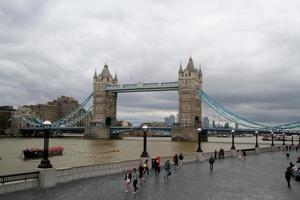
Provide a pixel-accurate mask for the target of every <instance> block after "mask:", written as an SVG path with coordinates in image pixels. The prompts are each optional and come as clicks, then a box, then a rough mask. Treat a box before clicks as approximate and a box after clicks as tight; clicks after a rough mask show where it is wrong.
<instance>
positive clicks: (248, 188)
mask: <svg viewBox="0 0 300 200" xmlns="http://www.w3.org/2000/svg"><path fill="white" fill-rule="evenodd" d="M297 156H300V155H299V151H298V152H295V151H293V152H292V153H291V157H290V159H287V158H286V157H285V152H273V153H262V154H258V155H251V156H248V157H247V159H246V160H240V159H238V158H226V159H224V160H217V161H216V162H215V166H214V171H213V172H210V171H209V164H208V162H193V163H186V164H184V165H183V166H182V167H181V168H174V167H172V175H171V177H170V178H169V180H168V181H164V179H163V176H162V174H163V173H162V174H161V175H160V177H155V176H154V175H153V173H152V172H151V173H150V176H149V177H148V178H147V182H146V184H145V185H144V187H143V188H141V190H140V191H138V192H137V193H136V194H132V193H125V192H124V190H123V188H122V184H123V178H124V174H117V175H111V176H106V177H97V178H92V179H85V180H81V181H75V182H71V183H68V184H64V185H59V186H56V187H54V188H49V189H35V190H27V191H21V192H15V193H11V194H5V195H0V199H1V200H23V199H26V200H40V199H44V200H53V199H55V200H82V199H84V200H95V199H102V200H106V199H110V200H114V199H116V200H117V199H124V200H125V199H140V200H144V199H149V200H151V199H155V200H177V199H180V200H194V199H195V200H196V199H197V200H198V199H201V200H220V199H226V200H243V199H251V200H256V199H257V200H296V199H300V193H299V191H300V182H296V181H294V180H292V181H291V186H292V190H291V191H289V190H288V188H287V183H286V181H285V179H284V172H285V169H286V167H287V166H288V165H289V162H290V161H293V162H294V161H295V160H296V157H297ZM162 172H163V171H162Z"/></svg>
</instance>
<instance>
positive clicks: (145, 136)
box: [141, 125, 149, 157]
mask: <svg viewBox="0 0 300 200" xmlns="http://www.w3.org/2000/svg"><path fill="white" fill-rule="evenodd" d="M142 129H143V132H144V148H143V152H142V154H141V157H149V154H148V152H147V132H148V130H149V127H148V126H147V125H144V126H143V127H142Z"/></svg>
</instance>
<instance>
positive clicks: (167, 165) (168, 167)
mask: <svg viewBox="0 0 300 200" xmlns="http://www.w3.org/2000/svg"><path fill="white" fill-rule="evenodd" d="M170 175H171V163H170V161H169V160H167V161H166V162H165V175H164V179H168V177H169V176H170Z"/></svg>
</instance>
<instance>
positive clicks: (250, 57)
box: [0, 0, 300, 123]
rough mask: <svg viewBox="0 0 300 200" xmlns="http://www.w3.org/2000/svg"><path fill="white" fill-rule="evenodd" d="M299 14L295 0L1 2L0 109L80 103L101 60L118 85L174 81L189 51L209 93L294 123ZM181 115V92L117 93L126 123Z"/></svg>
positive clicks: (249, 114) (298, 93)
mask: <svg viewBox="0 0 300 200" xmlns="http://www.w3.org/2000/svg"><path fill="white" fill-rule="evenodd" d="M299 10H300V1H298V0H289V1H282V0H280V1H279V0H264V1H261V0H250V1H241V0H219V1H217V0H210V1H206V0H205V1H204V0H203V1H202V0H186V1H185V0H144V1H140V0H126V1H124V0H119V1H117V0H110V1H99V0H98V1H76V0H70V1H67V0H65V1H62V0H51V1H50V0H49V1H40V0H35V1H34V0H24V1H21V0H20V1H18V0H1V2H0V94H1V96H0V105H7V104H8V105H14V106H18V105H23V104H36V103H46V102H47V101H50V100H53V99H54V98H57V97H59V96H61V95H67V96H73V97H75V98H76V99H77V100H79V101H82V100H83V99H84V98H85V97H87V96H88V95H89V94H90V93H91V92H92V81H93V80H92V77H93V73H94V70H95V68H96V69H97V71H98V72H99V71H100V70H102V66H103V64H104V63H108V65H109V69H110V71H111V72H112V73H113V74H114V73H115V71H117V74H118V78H119V82H120V83H135V82H137V81H144V82H160V81H177V72H178V68H179V63H180V61H182V63H183V65H184V67H185V66H186V64H187V61H188V58H189V56H190V55H192V57H193V60H194V63H195V65H197V66H198V65H200V64H201V65H202V71H203V77H204V90H205V91H206V93H207V94H208V95H209V96H211V97H213V98H214V99H215V100H216V101H218V102H219V103H221V104H222V105H224V106H225V107H227V108H229V109H230V110H232V111H233V112H235V113H238V114H240V115H242V116H244V117H246V118H248V119H251V120H254V121H257V122H266V123H273V122H288V121H296V120H299V118H300V117H299V116H300V87H299V86H300V67H299V63H300V12H299ZM133 100H134V101H133ZM177 112H178V95H177V92H164V93H138V94H133V93H130V94H120V95H119V101H118V118H120V119H129V120H131V121H134V122H141V121H146V120H162V119H163V118H164V117H165V116H167V115H169V114H171V113H173V114H176V113H177ZM207 113H208V112H207Z"/></svg>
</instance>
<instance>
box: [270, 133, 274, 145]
mask: <svg viewBox="0 0 300 200" xmlns="http://www.w3.org/2000/svg"><path fill="white" fill-rule="evenodd" d="M270 132H271V137H272V144H271V146H272V147H273V146H274V133H273V131H272V130H270Z"/></svg>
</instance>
